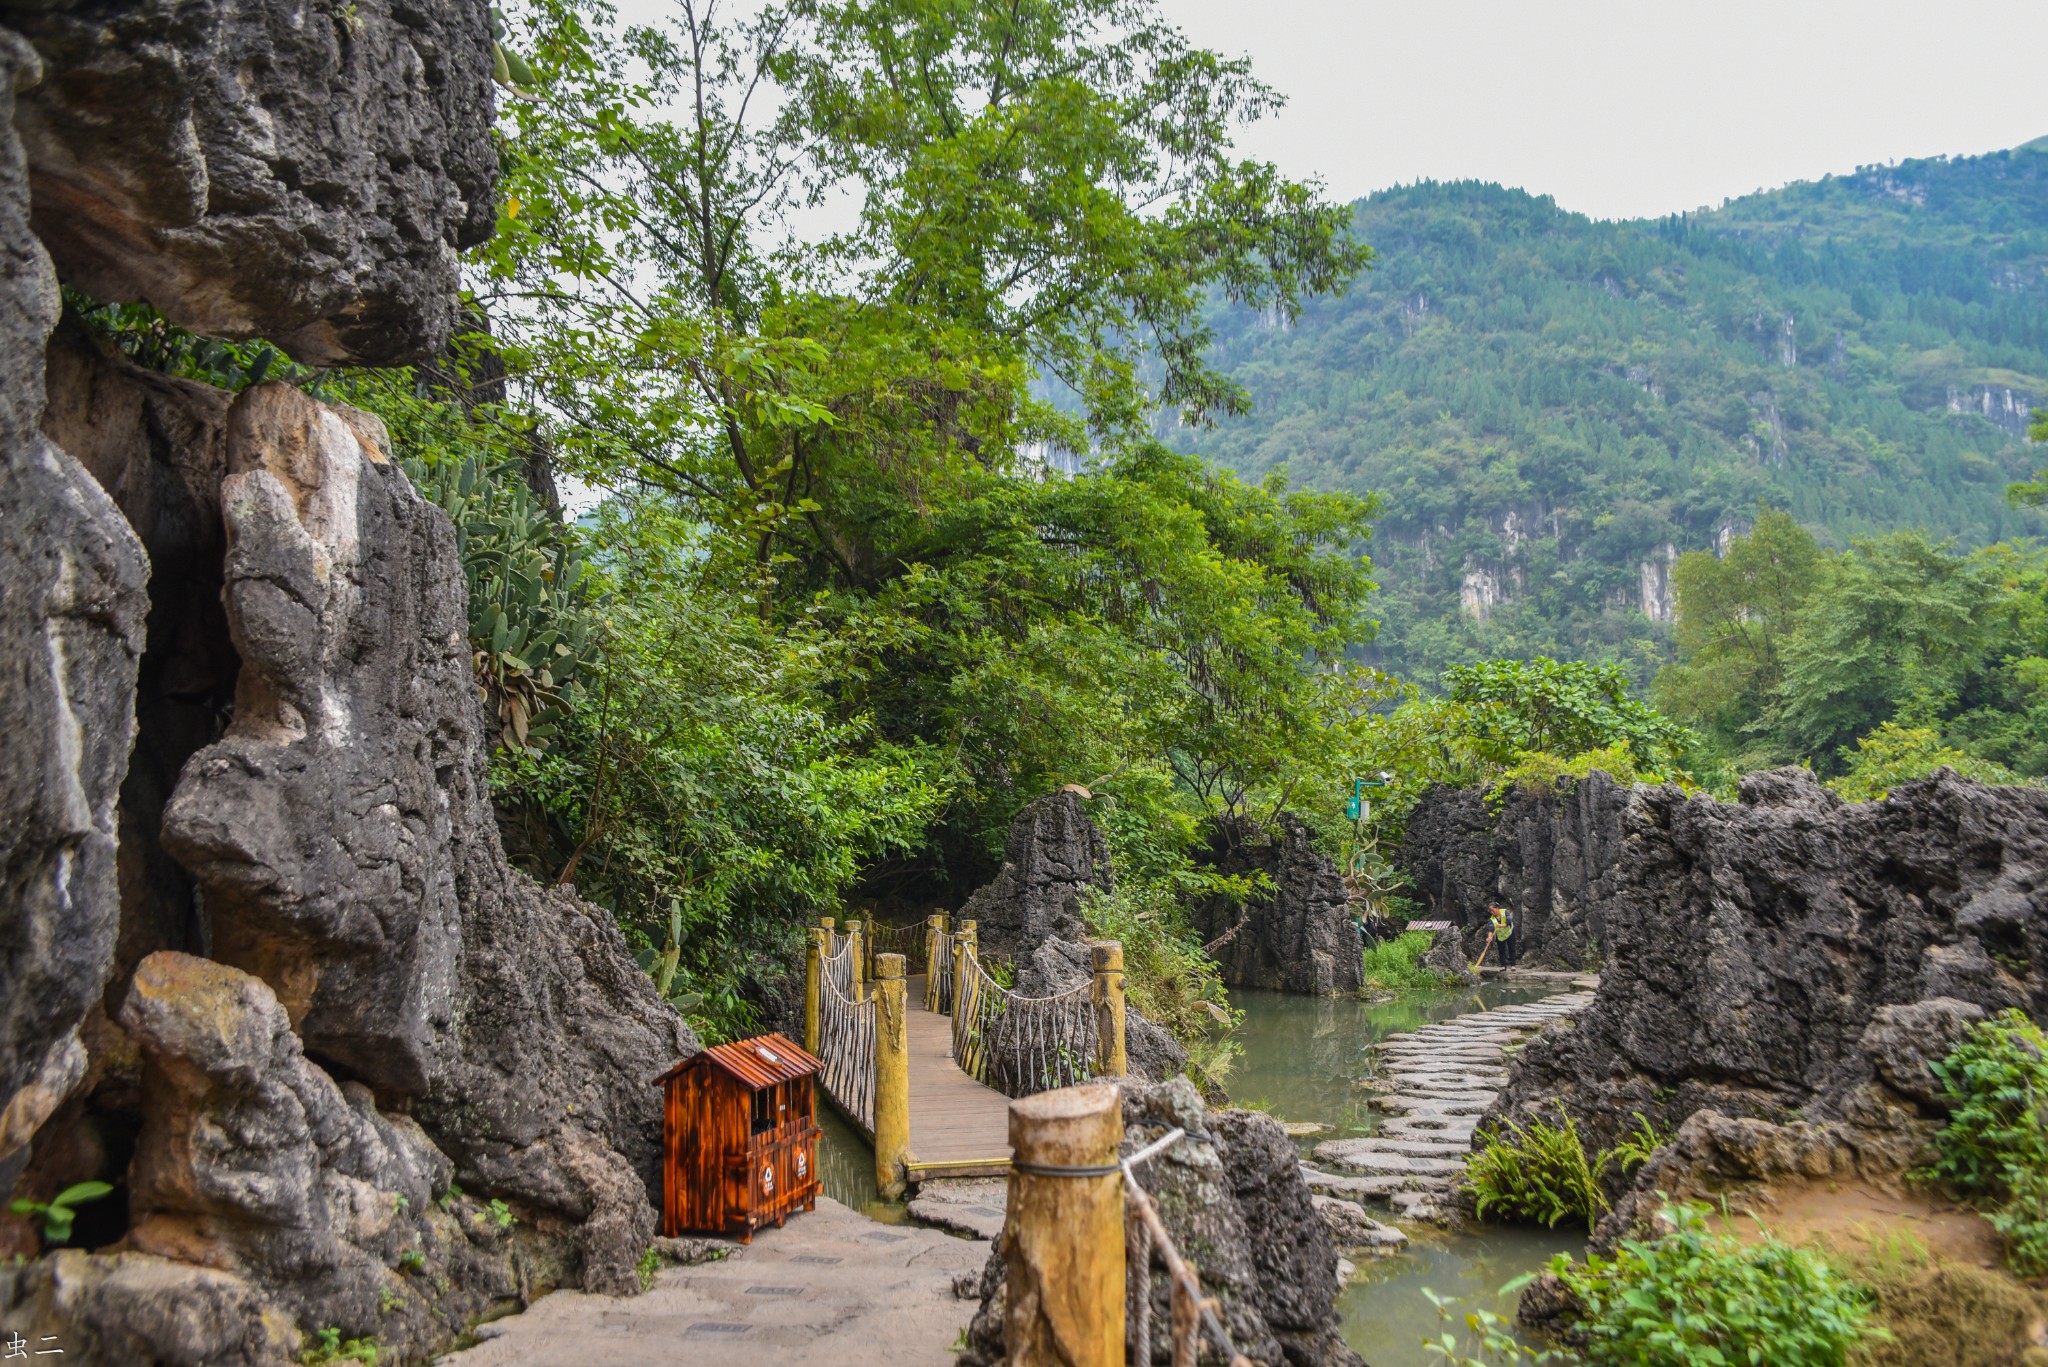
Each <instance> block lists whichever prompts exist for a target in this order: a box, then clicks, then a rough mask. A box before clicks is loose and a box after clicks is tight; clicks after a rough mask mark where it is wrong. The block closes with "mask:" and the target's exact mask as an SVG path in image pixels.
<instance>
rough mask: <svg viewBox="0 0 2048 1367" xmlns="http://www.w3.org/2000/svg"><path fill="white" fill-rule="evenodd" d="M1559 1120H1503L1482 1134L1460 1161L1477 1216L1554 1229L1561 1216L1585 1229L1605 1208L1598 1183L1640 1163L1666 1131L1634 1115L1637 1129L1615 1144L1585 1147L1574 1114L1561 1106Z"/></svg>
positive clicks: (1596, 1219) (1604, 1201)
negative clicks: (1596, 1148)
mask: <svg viewBox="0 0 2048 1367" xmlns="http://www.w3.org/2000/svg"><path fill="white" fill-rule="evenodd" d="M1558 1119H1559V1121H1560V1122H1561V1123H1560V1124H1556V1125H1552V1124H1549V1123H1547V1122H1545V1121H1541V1120H1532V1121H1530V1122H1529V1123H1528V1124H1527V1125H1523V1124H1521V1123H1519V1122H1517V1121H1513V1120H1509V1121H1506V1122H1504V1123H1503V1124H1502V1125H1501V1126H1500V1127H1499V1128H1498V1129H1494V1130H1490V1131H1488V1132H1487V1133H1486V1134H1485V1135H1484V1136H1483V1139H1484V1146H1483V1147H1482V1148H1481V1149H1480V1150H1479V1152H1478V1153H1476V1154H1474V1155H1473V1156H1472V1161H1471V1162H1470V1163H1468V1164H1467V1165H1466V1168H1465V1185H1466V1186H1467V1188H1469V1189H1470V1190H1471V1192H1472V1196H1473V1202H1474V1206H1475V1209H1476V1211H1477V1213H1478V1215H1479V1217H1480V1218H1481V1219H1484V1218H1486V1216H1487V1215H1488V1214H1496V1215H1504V1216H1506V1217H1508V1218H1509V1219H1511V1220H1532V1221H1540V1222H1542V1223H1543V1224H1546V1225H1549V1226H1551V1227H1552V1228H1553V1229H1554V1228H1556V1227H1557V1224H1558V1222H1559V1221H1561V1220H1566V1219H1580V1220H1584V1221H1585V1222H1586V1229H1587V1230H1588V1231H1589V1232H1590V1231H1591V1230H1592V1228H1593V1226H1594V1225H1596V1224H1598V1223H1599V1222H1600V1217H1601V1216H1602V1215H1604V1214H1606V1213H1607V1209H1608V1201H1607V1193H1606V1192H1605V1191H1604V1190H1603V1189H1602V1185H1601V1184H1602V1180H1603V1179H1604V1178H1605V1177H1606V1174H1607V1171H1608V1169H1609V1168H1613V1169H1614V1170H1615V1171H1617V1172H1621V1173H1626V1172H1628V1171H1629V1170H1630V1169H1632V1168H1636V1167H1639V1166H1641V1165H1642V1163H1643V1162H1644V1161H1646V1160H1647V1159H1648V1158H1649V1156H1650V1155H1651V1154H1652V1153H1654V1152H1656V1150H1657V1148H1658V1146H1659V1145H1661V1144H1663V1143H1664V1141H1665V1138H1666V1136H1662V1135H1659V1134H1658V1133H1657V1132H1656V1130H1654V1129H1653V1128H1652V1127H1651V1125H1650V1122H1649V1121H1648V1120H1646V1119H1644V1118H1643V1116H1642V1115H1640V1114H1638V1115H1637V1116H1636V1118H1635V1120H1636V1127H1635V1129H1633V1130H1631V1131H1629V1132H1628V1133H1627V1134H1625V1135H1624V1136H1623V1138H1622V1139H1621V1141H1620V1142H1619V1143H1617V1144H1616V1145H1615V1146H1614V1147H1613V1148H1610V1149H1601V1150H1599V1151H1597V1152H1589V1151H1588V1150H1587V1148H1586V1142H1585V1138H1584V1136H1582V1135H1581V1134H1580V1133H1579V1123H1578V1121H1577V1120H1576V1119H1574V1118H1573V1117H1572V1115H1571V1114H1570V1113H1569V1112H1567V1111H1565V1110H1564V1108H1563V1107H1562V1106H1560V1107H1559V1108H1558Z"/></svg>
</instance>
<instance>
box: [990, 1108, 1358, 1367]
mask: <svg viewBox="0 0 2048 1367" xmlns="http://www.w3.org/2000/svg"><path fill="white" fill-rule="evenodd" d="M1174 1126H1178V1127H1180V1128H1182V1129H1184V1130H1186V1131H1187V1132H1188V1139H1187V1142H1186V1143H1184V1144H1179V1145H1175V1146H1174V1147H1172V1148H1170V1149H1168V1150H1167V1151H1165V1152H1164V1153H1162V1154H1160V1155H1158V1156H1157V1157H1155V1158H1153V1159H1152V1160H1150V1161H1149V1162H1148V1163H1147V1164H1146V1165H1145V1167H1144V1168H1143V1169H1142V1170H1141V1172H1140V1174H1139V1176H1140V1180H1141V1181H1143V1182H1144V1184H1145V1189H1146V1190H1147V1191H1148V1192H1150V1193H1151V1194H1152V1195H1153V1197H1154V1198H1155V1199H1156V1200H1157V1201H1158V1202H1159V1210H1160V1216H1161V1218H1162V1219H1163V1220H1164V1222H1165V1224H1166V1227H1167V1231H1168V1232H1169V1233H1170V1234H1172V1236H1173V1239H1174V1243H1175V1245H1176V1246H1177V1247H1178V1248H1179V1249H1180V1251H1181V1254H1182V1256H1183V1257H1185V1258H1186V1259H1187V1260H1188V1261H1189V1262H1190V1263H1191V1264H1192V1265H1193V1266H1194V1267H1195V1269H1196V1271H1197V1274H1198V1275H1199V1277H1200V1278H1201V1281H1202V1289H1203V1291H1204V1293H1205V1294H1207V1295H1211V1296H1214V1297H1216V1298H1217V1300H1218V1302H1219V1303H1220V1305H1221V1307H1222V1310H1221V1318H1222V1319H1223V1321H1224V1324H1225V1326H1226V1327H1227V1328H1228V1329H1229V1331H1230V1335H1231V1339H1232V1341H1233V1342H1234V1343H1235V1344H1236V1346H1237V1348H1238V1350H1239V1351H1240V1352H1242V1353H1244V1354H1245V1355H1246V1356H1247V1357H1249V1358H1251V1359H1252V1360H1253V1361H1255V1362H1264V1363H1272V1364H1276V1365H1277V1364H1280V1363H1287V1364H1291V1365H1292V1367H1363V1364H1362V1360H1361V1359H1360V1358H1359V1356H1358V1355H1357V1354H1356V1353H1354V1352H1353V1351H1352V1350H1351V1349H1350V1348H1348V1347H1346V1346H1345V1344H1344V1341H1343V1339H1342V1338H1341V1337H1339V1335H1338V1333H1337V1310H1336V1296H1337V1289H1338V1284H1337V1246H1336V1243H1335V1242H1334V1240H1333V1239H1332V1237H1331V1234H1330V1227H1329V1225H1328V1223H1327V1222H1326V1220H1325V1219H1324V1216H1323V1215H1322V1213H1321V1212H1320V1211H1319V1210H1318V1209H1317V1207H1316V1205H1315V1199H1314V1197H1313V1196H1312V1195H1311V1194H1310V1192H1309V1189H1308V1187H1307V1185H1306V1184H1305V1183H1304V1182H1303V1180H1302V1176H1301V1168H1300V1157H1299V1154H1298V1152H1297V1151H1296V1149H1295V1147H1294V1144H1293V1143H1292V1141H1290V1140H1289V1139H1288V1138H1287V1134H1286V1132H1285V1131H1284V1130H1282V1129H1281V1128H1280V1124H1279V1122H1278V1121H1276V1120H1274V1119H1273V1118H1272V1117H1271V1116H1268V1115H1262V1114H1260V1113H1258V1112H1256V1111H1212V1110H1206V1109H1205V1108H1204V1106H1203V1104H1202V1099H1201V1097H1200V1096H1199V1095H1198V1094H1197V1093H1196V1091H1195V1089H1194V1085H1193V1084H1192V1083H1190V1082H1188V1081H1187V1080H1186V1079H1185V1078H1179V1079H1175V1080H1174V1081H1172V1082H1168V1083H1166V1084H1164V1085H1162V1086H1157V1087H1150V1086H1145V1085H1143V1084H1140V1083H1126V1084H1125V1086H1124V1148H1123V1151H1124V1152H1125V1153H1127V1154H1128V1153H1131V1152H1134V1151H1136V1150H1137V1149H1138V1148H1140V1147H1142V1146H1143V1145H1145V1144H1147V1143H1150V1142H1151V1141H1152V1140H1154V1139H1156V1138H1158V1137H1159V1136H1161V1135H1162V1134H1164V1133H1165V1132H1166V1131H1167V1130H1168V1129H1169V1128H1172V1127H1174ZM1004 1292H1005V1277H1004V1269H1003V1257H1002V1248H1001V1246H1000V1244H998V1246H997V1247H996V1248H995V1249H994V1250H993V1251H992V1252H991V1253H990V1255H989V1261H988V1265H987V1267H986V1268H984V1270H983V1272H982V1279H981V1307H980V1309H979V1310H978V1311H977V1312H976V1314H975V1317H974V1322H973V1323H972V1325H970V1326H969V1328H968V1331H967V1351H966V1352H965V1353H963V1354H962V1355H961V1357H960V1362H961V1364H962V1367H989V1365H991V1364H994V1363H998V1362H1001V1361H1002V1360H1003V1344H1002V1333H1003V1328H1002V1321H1003V1297H1004ZM1168 1295H1169V1291H1168V1283H1167V1278H1166V1276H1165V1273H1164V1271H1163V1270H1155V1272H1154V1275H1153V1277H1152V1284H1151V1296H1152V1315H1151V1324H1152V1342H1151V1343H1150V1344H1148V1345H1146V1348H1145V1350H1144V1351H1143V1352H1133V1353H1132V1355H1131V1357H1130V1361H1132V1362H1140V1363H1166V1362H1169V1361H1171V1360H1172V1359H1171V1355H1170V1350H1169V1347H1168V1341H1167V1333H1166V1330H1167V1326H1168V1324H1169V1323H1170V1319H1169V1308H1168V1300H1167V1298H1168Z"/></svg>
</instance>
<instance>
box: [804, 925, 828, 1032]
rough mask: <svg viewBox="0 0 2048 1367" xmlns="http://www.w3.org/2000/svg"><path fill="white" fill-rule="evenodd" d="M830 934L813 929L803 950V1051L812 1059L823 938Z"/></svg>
mask: <svg viewBox="0 0 2048 1367" xmlns="http://www.w3.org/2000/svg"><path fill="white" fill-rule="evenodd" d="M831 933H832V932H831V931H829V930H826V929H824V928H823V927H822V926H815V927H813V928H812V930H811V943H810V947H809V948H808V949H806V950H804V1049H805V1051H806V1052H807V1053H809V1054H811V1055H812V1056H813V1057H816V1055H817V1052H818V1000H819V998H818V993H819V992H820V991H821V990H823V989H822V986H821V984H820V983H819V981H818V979H819V976H820V975H821V974H822V973H824V971H825V937H826V936H827V935H830V934H831Z"/></svg>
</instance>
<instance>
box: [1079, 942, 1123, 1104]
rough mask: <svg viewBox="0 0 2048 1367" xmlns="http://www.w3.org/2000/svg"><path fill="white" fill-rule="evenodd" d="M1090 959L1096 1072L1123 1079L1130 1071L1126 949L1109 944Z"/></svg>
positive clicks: (1097, 947) (1098, 947)
mask: <svg viewBox="0 0 2048 1367" xmlns="http://www.w3.org/2000/svg"><path fill="white" fill-rule="evenodd" d="M1089 955H1090V958H1091V959H1092V960H1093V961H1094V964H1095V990H1094V997H1095V1071H1096V1073H1097V1075H1098V1076H1101V1077H1122V1076H1123V1075H1124V1074H1125V1073H1127V1072H1129V1071H1130V1067H1129V1063H1128V1058H1127V1056H1126V1054H1125V1052H1124V947H1123V945H1122V944H1121V943H1120V942H1119V941H1116V940H1105V941H1103V942H1102V943H1101V944H1098V945H1094V946H1092V947H1091V948H1090V950H1089Z"/></svg>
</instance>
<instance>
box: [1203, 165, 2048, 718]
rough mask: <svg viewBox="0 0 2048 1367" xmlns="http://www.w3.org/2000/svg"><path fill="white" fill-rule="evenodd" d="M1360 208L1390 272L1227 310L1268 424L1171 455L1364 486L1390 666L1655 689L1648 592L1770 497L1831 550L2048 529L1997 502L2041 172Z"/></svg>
mask: <svg viewBox="0 0 2048 1367" xmlns="http://www.w3.org/2000/svg"><path fill="white" fill-rule="evenodd" d="M1355 207H1356V225H1357V231H1358V233H1359V235H1360V236H1361V237H1362V238H1364V239H1365V240H1367V241H1370V242H1371V243H1373V244H1374V246H1375V247H1376V248H1377V249H1378V250H1379V253H1380V259H1379V261H1378V268H1377V269H1376V270H1375V271H1374V272H1372V274H1371V275H1370V276H1368V277H1367V278H1366V279H1365V280H1364V281H1363V282H1362V283H1361V285H1360V287H1359V288H1358V289H1357V290H1355V291H1354V292H1353V293H1352V294H1350V295H1349V296H1348V297H1345V298H1342V299H1334V300H1328V301H1321V302H1316V303H1312V304H1311V305H1310V306H1309V307H1308V308H1307V309H1306V310H1305V311H1304V313H1303V315H1302V317H1301V318H1300V319H1299V320H1298V321H1297V322H1294V323H1289V322H1288V321H1287V320H1285V319H1276V318H1274V317H1272V316H1270V315H1262V314H1260V313H1259V312H1258V311H1256V310H1254V309H1248V308H1219V309H1218V311H1217V315H1216V317H1217V321H1216V330H1217V337H1218V348H1217V352H1216V356H1217V364H1218V365H1219V367H1220V368H1222V369H1224V370H1225V371H1227V372H1228V373H1229V374H1231V375H1232V376H1233V377H1234V378H1236V379H1237V380H1239V381H1240V382H1242V383H1243V384H1244V385H1245V387H1246V388H1247V389H1248V390H1249V391H1250V393H1251V394H1252V396H1253V398H1254V400H1255V401H1256V406H1255V408H1254V410H1253V412H1252V414H1251V415H1250V416H1249V417H1247V418H1242V419H1232V420H1230V421H1227V422H1225V423H1223V424H1222V425H1221V426H1220V427H1219V428H1218V429H1217V430H1216V431H1214V432H1210V433H1203V432H1199V431H1196V432H1188V433H1185V434H1181V435H1179V436H1176V437H1175V438H1174V440H1176V441H1177V442H1179V443H1181V444H1184V445H1186V446H1187V447H1188V448H1189V449H1192V450H1197V451H1200V452H1202V453H1204V454H1207V455H1210V456H1213V457H1215V458H1217V459H1219V460H1221V461H1222V462H1223V463H1224V464H1226V465H1229V466H1231V467H1233V468H1235V469H1238V470H1240V471H1244V472H1246V473H1249V474H1259V473H1262V472H1265V471H1267V470H1272V469H1277V468H1280V467H1282V466H1285V467H1286V468H1288V469H1289V470H1290V471H1291V472H1292V473H1293V475H1294V476H1295V477H1296V478H1297V479H1299V480H1301V481H1302V482H1304V483H1306V484H1307V485H1309V486H1311V487H1317V488H1331V489H1349V490H1357V491H1366V490H1371V491H1375V492H1377V493H1378V494H1380V496H1381V497H1382V498H1383V499H1384V500H1385V503H1386V516H1385V519H1384V521H1383V523H1382V524H1381V529H1380V536H1379V540H1378V542H1377V543H1376V545H1377V553H1376V560H1377V563H1378V568H1379V573H1380V575H1381V576H1382V578H1383V580H1384V582H1385V584H1386V586H1387V589H1388V596H1387V599H1386V600H1385V602H1384V603H1383V604H1382V606H1381V613H1382V616H1383V619H1384V628H1383V630H1382V631H1381V633H1380V635H1379V638H1378V640H1377V642H1376V644H1375V645H1374V646H1373V648H1372V650H1371V651H1370V652H1369V654H1368V657H1367V658H1369V659H1370V660H1371V661H1372V662H1373V663H1375V664H1377V665H1379V666H1380V667H1382V668H1385V669H1388V670H1389V671H1391V672H1394V673H1397V674H1401V675H1404V676H1406V677H1412V678H1416V679H1419V680H1423V681H1430V680H1433V679H1434V677H1435V676H1436V675H1437V674H1438V673H1439V671H1441V670H1442V669H1444V668H1445V667H1447V666H1449V665H1453V664H1469V663H1475V662H1477V661H1480V660H1484V659H1487V658H1492V657H1496V656H1526V655H1535V654H1548V655H1553V656H1557V657H1559V658H1581V659H1599V660H1613V661H1617V662H1619V663H1622V664H1624V665H1626V666H1627V667H1628V668H1629V669H1630V671H1631V673H1632V675H1633V676H1634V678H1635V680H1636V681H1637V682H1638V683H1639V684H1641V683H1647V681H1648V678H1649V675H1650V674H1651V673H1652V672H1654V669H1655V667H1656V664H1657V662H1658V661H1659V660H1660V659H1661V658H1662V656H1663V654H1664V651H1665V648H1666V647H1665V641H1664V638H1665V635H1666V631H1665V628H1664V627H1663V625H1662V624H1661V623H1657V622H1653V621H1652V620H1651V619H1650V618H1649V617H1647V616H1645V615H1644V610H1643V605H1644V595H1643V591H1642V586H1643V582H1644V579H1645V578H1646V577H1648V578H1649V579H1651V580H1652V581H1653V587H1654V581H1655V579H1656V575H1657V571H1658V569H1659V568H1660V567H1661V566H1662V565H1663V564H1664V563H1665V558H1666V552H1665V549H1664V548H1665V547H1666V546H1671V547H1675V548H1676V549H1677V550H1678V551H1680V552H1683V551H1688V550H1695V549H1704V548H1708V547H1710V546H1711V545H1712V544H1714V542H1715V540H1716V538H1717V536H1719V535H1721V534H1722V532H1723V530H1724V529H1727V528H1731V527H1732V528H1734V529H1736V530H1740V529H1742V528H1743V527H1745V526H1747V525H1748V524H1749V523H1750V522H1751V520H1752V519H1753V518H1754V517H1755V515H1756V509H1757V507H1758V506H1759V505H1760V504H1766V503H1767V504H1770V505H1772V506H1775V507H1781V508H1784V509H1787V510H1788V511H1789V512H1790V513H1791V515H1792V516H1793V517H1794V518H1795V519H1796V520H1797V521H1798V522H1800V523H1802V524H1804V525H1806V526H1808V527H1810V528H1812V529H1813V530H1815V531H1816V532H1817V533H1819V534H1820V535H1821V537H1822V538H1823V541H1824V543H1825V544H1827V545H1828V546H1830V547H1836V548H1838V547H1841V546H1844V545H1846V544H1847V543H1848V541H1849V540H1850V539H1851V538H1853V537H1857V536H1874V535H1879V534H1883V533H1886V532H1890V531H1893V530H1896V529H1899V528H1902V527H1913V526H1919V527H1924V528H1926V529H1927V530H1928V531H1929V532H1930V534H1931V535H1932V536H1934V537H1936V538H1945V537H1956V538H1958V539H1959V540H1960V541H1961V543H1962V544H1964V545H1965V546H1978V545H1987V544H1990V543H1992V542H1995V541H1999V540H2002V539H2006V538H2010V537H2014V536H2018V535H2024V534H2034V533H2038V532H2040V531H2041V530H2042V528H2043V526H2044V524H2043V522H2042V520H2041V515H2040V514H2039V513H2038V512H2034V511H2031V510H2028V509H2024V508H2020V507H2016V506H2014V505H2013V504H2011V503H2008V502H2007V500H2006V499H2005V497H2004V490H2005V486H2006V485H2007V484H2008V483H2009V482H2011V481H2012V480H2015V479H2018V478H2021V477H2022V476H2023V475H2024V474H2025V472H2026V470H2027V469H2028V467H2029V466H2030V465H2032V464H2035V463H2037V462H2035V461H2033V460H2031V459H2030V458H2029V457H2030V453H2029V452H2028V451H2027V450H2026V447H2025V445H2024V442H2023V440H2022V427H2023V425H2024V422H2025V417H2026V408H2027V405H2028V404H2029V403H2048V272H2044V270H2043V263H2044V260H2048V151H2043V150H2040V149H2020V150H2016V151H2012V152H2007V153H1997V154H1993V155H1990V156H1983V157H1974V158H1958V159H1950V160H1927V161H1913V162H1906V163H1902V164H1900V165H1897V166H1892V167H1872V168H1866V169H1864V170H1861V171H1858V172H1856V173H1854V174H1851V175H1844V176H1834V177H1829V178H1827V179H1825V180H1822V181H1819V182H1815V183H1812V184H1802V185H1794V186H1790V187H1787V188H1785V189H1781V190H1775V191H1770V192H1767V193H1761V194H1758V195H1754V196H1751V197H1748V198H1745V199H1742V200H1738V201H1736V202H1734V203H1732V204H1729V205H1727V206H1725V207H1723V208H1722V209H1719V210H1717V211H1712V212H1701V213H1696V214H1689V215H1682V216H1678V217H1674V218H1669V219H1663V220H1654V221H1643V222H1594V221H1591V220H1588V219H1586V218H1584V217H1581V216H1579V215H1577V214H1571V213H1567V212H1564V211H1562V210H1560V209H1559V208H1558V207H1557V206H1556V205H1555V204H1554V203H1552V202H1551V201H1550V200H1548V199H1543V198H1536V197H1533V196H1531V195H1528V194H1524V193H1522V192H1521V191H1517V190H1507V189H1502V188H1500V187H1498V186H1492V185H1479V184H1471V183H1463V184H1434V183H1425V184H1420V185H1414V186H1409V187H1404V188H1400V189H1394V190H1388V191H1385V192H1383V193H1380V194H1376V195H1373V196H1371V197H1370V198H1368V199H1365V200H1363V201H1361V202H1359V203H1358V204H1357V205H1356V206H1355ZM1987 409H1988V415H1987ZM1645 566H1647V567H1649V568H1648V571H1647V574H1646V571H1645V568H1644V567H1645ZM1468 571H1469V572H1473V573H1475V574H1483V575H1485V576H1489V577H1490V579H1491V582H1492V584H1493V585H1494V587H1495V589H1496V591H1497V592H1498V593H1500V594H1501V595H1503V596H1504V597H1505V599H1506V601H1504V602H1500V603H1497V604H1496V605H1495V606H1494V607H1493V609H1492V611H1491V616H1490V618H1489V619H1488V620H1486V621H1484V622H1479V621H1475V620H1473V619H1472V618H1471V617H1469V616H1465V615H1461V614H1460V611H1459V591H1460V588H1461V585H1462V583H1463V582H1464V580H1465V577H1466V575H1467V573H1468ZM1836 743H1842V742H1839V741H1838V742H1836Z"/></svg>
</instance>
